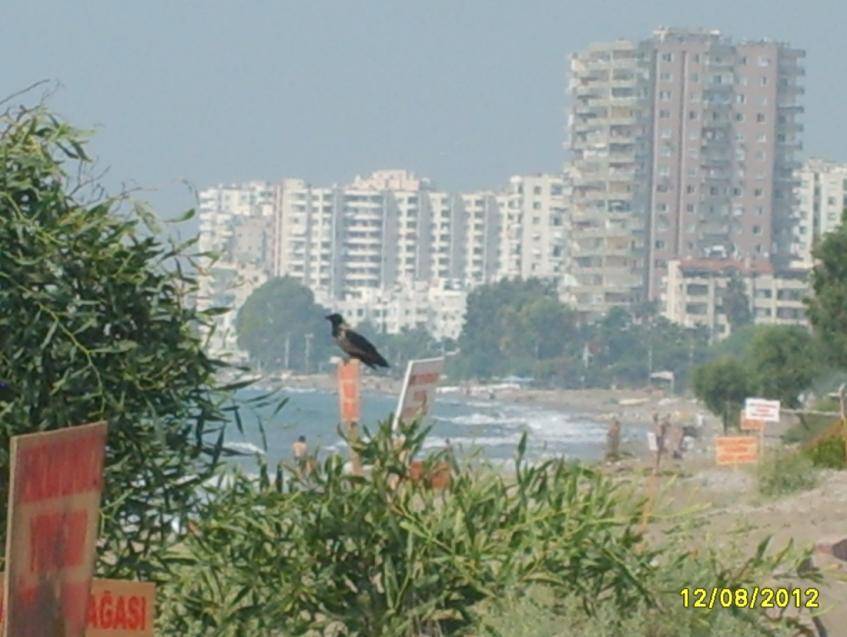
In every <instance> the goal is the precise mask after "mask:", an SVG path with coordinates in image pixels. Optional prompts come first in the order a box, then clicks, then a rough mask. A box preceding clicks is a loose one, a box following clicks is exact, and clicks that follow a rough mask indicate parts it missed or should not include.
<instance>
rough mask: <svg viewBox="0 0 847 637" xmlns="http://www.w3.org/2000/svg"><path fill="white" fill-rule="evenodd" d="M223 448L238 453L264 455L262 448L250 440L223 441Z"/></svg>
mask: <svg viewBox="0 0 847 637" xmlns="http://www.w3.org/2000/svg"><path fill="white" fill-rule="evenodd" d="M224 448H225V449H230V450H231V451H237V452H239V453H249V454H253V455H256V454H259V455H260V456H264V455H265V451H264V449H262V448H261V447H258V446H256V445H254V444H253V443H252V442H237V441H236V442H225V443H224Z"/></svg>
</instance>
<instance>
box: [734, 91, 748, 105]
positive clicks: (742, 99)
mask: <svg viewBox="0 0 847 637" xmlns="http://www.w3.org/2000/svg"><path fill="white" fill-rule="evenodd" d="M735 101H736V102H737V103H738V104H743V103H744V102H746V101H747V96H746V95H744V94H743V93H739V94H738V95H736V96H735Z"/></svg>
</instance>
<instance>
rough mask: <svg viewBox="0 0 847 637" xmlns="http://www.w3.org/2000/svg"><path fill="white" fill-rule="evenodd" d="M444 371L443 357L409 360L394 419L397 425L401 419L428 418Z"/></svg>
mask: <svg viewBox="0 0 847 637" xmlns="http://www.w3.org/2000/svg"><path fill="white" fill-rule="evenodd" d="M443 371H444V359H443V358H430V359H427V360H420V361H409V367H408V368H407V370H406V379H405V381H404V382H403V391H402V393H401V394H400V404H399V405H398V407H397V416H395V419H394V426H395V427H396V426H397V423H398V422H399V421H400V420H401V419H402V420H412V419H414V418H420V419H424V418H426V416H427V415H428V414H429V411H430V409H431V408H432V403H433V401H434V400H435V388H436V386H437V385H438V380H439V379H440V378H441V374H442V372H443Z"/></svg>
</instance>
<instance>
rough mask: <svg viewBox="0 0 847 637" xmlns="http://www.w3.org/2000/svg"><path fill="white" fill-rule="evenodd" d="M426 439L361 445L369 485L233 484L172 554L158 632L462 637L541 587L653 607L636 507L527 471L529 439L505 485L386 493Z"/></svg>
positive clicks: (494, 482)
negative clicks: (502, 601) (492, 611)
mask: <svg viewBox="0 0 847 637" xmlns="http://www.w3.org/2000/svg"><path fill="white" fill-rule="evenodd" d="M425 433H426V432H425V431H419V430H418V429H416V428H415V427H413V426H412V427H410V428H408V429H406V430H405V432H404V434H405V441H404V443H403V445H402V446H401V447H400V448H396V447H395V446H394V445H393V444H392V439H391V434H390V431H389V429H388V426H387V425H383V426H381V427H380V429H379V431H378V432H377V433H376V435H374V436H373V438H372V439H370V440H368V441H366V442H363V443H360V445H359V453H360V455H361V457H362V459H363V461H364V463H365V464H366V465H371V466H372V470H371V473H370V476H369V478H367V479H366V478H359V477H352V476H348V475H345V474H344V472H343V470H342V463H341V461H340V459H338V458H330V459H328V460H327V461H326V463H325V464H324V465H323V467H321V468H320V469H319V470H318V472H317V473H316V474H315V475H313V476H311V478H310V482H309V483H304V482H301V481H300V480H299V478H297V477H295V476H294V475H289V474H288V472H281V473H280V474H279V475H278V476H277V477H276V478H275V479H271V476H270V475H269V473H268V471H267V469H266V468H263V470H262V472H261V475H260V479H259V481H258V483H254V482H253V481H251V480H250V479H249V478H247V477H246V476H244V475H243V474H241V473H239V472H237V471H233V472H232V473H230V474H229V477H228V480H229V485H228V486H218V487H215V488H212V489H210V490H209V496H210V498H211V500H210V502H209V505H208V507H207V509H206V510H205V511H203V513H202V515H201V517H200V519H199V520H197V524H198V527H199V532H198V534H197V535H196V536H194V537H191V538H189V539H188V540H187V541H186V543H185V545H184V547H182V548H183V551H181V552H180V554H179V556H178V559H179V565H180V566H179V568H177V569H176V570H175V572H174V574H173V580H172V582H171V583H170V584H169V586H167V587H166V589H165V590H164V591H163V595H164V597H165V600H166V603H165V609H166V610H165V612H164V614H163V617H162V623H161V629H162V630H163V631H166V632H167V634H174V635H176V634H179V635H183V636H185V637H188V636H192V635H208V634H216V635H241V634H261V635H266V634H275V633H274V632H273V631H274V630H277V631H282V633H280V634H283V633H284V634H297V635H300V634H304V633H305V632H306V631H307V630H309V629H316V630H326V629H328V628H330V627H331V626H333V625H341V626H344V627H345V632H344V633H343V634H349V635H373V636H381V635H385V636H395V635H418V634H421V631H424V630H426V631H430V634H442V633H443V634H450V635H452V634H464V633H463V632H462V631H466V630H468V629H470V628H471V627H473V626H474V625H475V624H476V623H477V620H478V618H477V616H476V613H475V611H474V609H475V608H476V605H477V604H478V603H479V602H482V601H484V600H491V599H496V598H499V597H501V596H502V595H504V594H505V592H506V591H514V590H520V589H521V588H523V587H526V586H528V585H530V584H532V583H544V584H545V585H546V586H549V587H550V588H551V590H553V591H555V593H556V594H557V595H562V596H564V595H565V594H567V595H569V596H573V597H575V598H576V599H578V600H579V601H580V603H581V604H582V605H583V607H584V608H586V609H588V610H589V611H592V610H593V609H595V608H597V607H598V605H601V604H603V603H605V602H607V601H608V602H610V603H614V604H615V605H616V606H619V607H626V606H628V605H631V604H634V603H636V602H638V601H639V600H643V603H645V604H648V605H649V603H650V601H649V600H650V598H651V596H652V593H651V592H650V591H648V590H647V589H645V588H644V586H643V585H642V582H643V581H644V580H645V579H647V576H648V575H649V573H650V572H651V571H652V569H653V567H652V566H651V561H652V559H653V557H654V554H653V553H652V552H651V551H647V550H645V551H638V550H636V547H637V546H638V544H639V542H640V541H641V539H642V538H641V535H640V534H639V533H638V532H637V530H636V526H637V523H638V521H639V519H640V518H639V506H630V505H629V499H627V498H626V497H624V496H623V495H622V494H621V493H620V492H619V490H618V488H617V487H615V486H614V485H613V484H612V483H611V482H609V481H608V480H606V479H604V478H603V477H602V476H600V475H599V474H597V473H595V472H594V471H592V470H590V469H587V468H584V467H581V466H579V465H574V464H569V463H566V462H564V461H550V462H546V463H544V464H541V465H538V466H532V467H531V466H527V464H526V463H525V462H524V460H523V457H522V454H523V449H524V445H525V441H524V442H523V443H522V444H521V446H520V447H519V455H518V459H517V466H516V470H515V473H514V475H513V476H510V477H509V478H508V479H507V478H506V476H504V475H503V474H502V473H496V472H494V471H483V472H471V471H469V470H467V469H461V468H459V470H458V472H457V475H456V476H455V477H454V479H453V480H452V483H451V485H450V487H449V489H448V490H446V491H431V490H429V489H427V488H426V487H425V486H424V485H423V484H422V483H421V482H410V481H408V480H402V481H401V482H400V485H399V486H398V487H397V488H392V486H391V485H392V484H393V481H394V480H396V479H402V478H403V477H405V476H406V468H405V464H404V463H403V462H402V457H404V456H403V455H402V454H411V455H412V456H414V454H416V453H417V452H418V451H420V448H421V445H422V442H423V437H424V435H425ZM433 461H435V460H434V459H433ZM163 634H165V633H164V632H163Z"/></svg>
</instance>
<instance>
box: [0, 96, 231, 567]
mask: <svg viewBox="0 0 847 637" xmlns="http://www.w3.org/2000/svg"><path fill="white" fill-rule="evenodd" d="M85 139H86V136H85V135H84V134H82V133H81V132H80V131H77V130H75V129H73V128H72V127H70V126H69V125H68V124H66V123H64V122H62V121H60V120H58V119H57V118H56V117H54V116H52V115H50V114H49V113H48V112H47V111H46V110H45V109H43V108H36V109H21V110H16V111H10V112H7V113H6V114H5V115H3V116H2V117H0V161H2V163H3V168H2V171H0V219H2V223H0V307H2V308H3V310H2V313H0V378H3V379H7V380H8V381H9V382H10V384H11V386H12V388H13V391H14V395H13V398H12V400H11V401H9V402H7V403H5V404H0V423H2V430H0V497H2V498H3V499H4V501H5V499H6V498H7V495H8V494H7V490H8V480H7V476H8V474H9V456H8V452H7V450H8V448H9V439H10V437H12V436H14V435H18V434H25V433H32V432H36V431H46V430H53V429H60V428H63V427H69V426H74V425H81V424H84V423H90V422H95V421H100V420H106V421H108V423H109V434H108V443H107V444H108V447H107V454H106V470H105V472H106V476H105V488H104V495H103V503H102V525H101V534H100V536H101V539H102V541H103V543H104V545H105V547H107V548H106V550H103V551H101V552H100V554H99V563H98V571H99V573H100V574H102V575H106V576H113V577H114V576H118V577H137V578H141V579H148V578H153V577H154V575H155V569H156V567H157V564H158V563H159V561H160V560H161V559H162V556H163V551H164V550H165V548H166V547H167V544H168V541H169V540H170V539H172V535H173V534H172V527H173V522H174V520H175V519H177V518H180V517H182V516H184V515H186V514H187V513H189V512H190V511H192V510H193V509H194V508H195V507H196V506H197V498H198V486H199V485H200V484H202V483H203V482H204V481H205V480H207V479H208V478H209V477H210V475H211V474H212V472H213V471H214V468H215V465H216V464H217V462H218V458H219V455H220V453H221V450H222V445H223V440H224V439H223V434H224V423H225V422H227V421H228V420H229V416H228V414H227V413H226V412H225V411H224V410H225V409H229V407H226V401H227V399H228V395H229V394H228V390H230V389H234V388H235V387H236V386H229V387H224V386H222V385H221V384H220V383H219V382H218V381H217V380H216V372H217V371H219V370H221V369H226V368H227V365H226V364H225V363H222V362H220V361H216V360H212V359H209V358H208V357H207V356H206V354H205V353H204V348H203V339H202V337H201V335H200V332H201V328H203V327H204V326H209V325H210V324H211V320H212V316H213V314H214V313H215V312H217V310H210V311H208V312H198V311H196V310H195V309H192V307H191V306H190V304H188V303H186V297H187V296H188V295H191V294H192V293H194V292H195V291H196V285H195V281H194V279H193V278H192V277H190V276H187V275H185V274H183V272H182V266H181V265H180V264H179V263H176V262H175V261H174V259H176V258H177V257H179V256H181V255H186V256H190V255H188V253H187V252H186V250H187V249H188V248H189V247H190V246H191V244H192V243H193V241H192V242H189V243H187V244H183V245H179V246H175V245H163V244H162V243H161V242H160V241H159V240H158V239H156V238H155V237H154V236H153V235H154V230H156V229H157V228H156V225H155V222H154V219H153V218H152V217H151V215H150V213H149V212H147V211H146V210H145V209H143V208H137V209H135V210H133V209H130V207H129V203H130V202H129V201H128V200H127V199H126V197H108V196H105V195H103V193H102V191H101V190H100V188H99V187H98V185H97V181H96V179H93V178H91V176H90V173H89V168H88V167H89V166H90V161H89V159H88V157H87V155H86V151H85V148H84V143H85ZM142 219H143V220H146V221H147V222H148V224H149V225H148V227H147V228H146V229H145V228H144V227H143V226H142V225H140V223H139V221H140V220H142ZM210 436H211V438H210ZM0 528H3V529H5V528H6V509H5V507H3V509H2V513H0Z"/></svg>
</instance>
